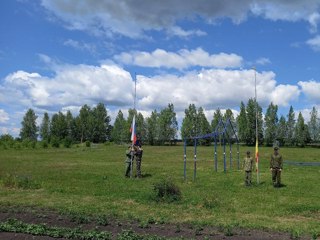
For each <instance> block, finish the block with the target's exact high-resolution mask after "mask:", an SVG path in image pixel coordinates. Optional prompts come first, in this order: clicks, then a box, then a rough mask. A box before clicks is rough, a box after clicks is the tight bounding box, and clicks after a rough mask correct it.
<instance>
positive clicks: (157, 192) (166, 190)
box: [153, 179, 182, 202]
mask: <svg viewBox="0 0 320 240" xmlns="http://www.w3.org/2000/svg"><path fill="white" fill-rule="evenodd" d="M153 192H154V200H156V201H164V202H174V201H180V200H181V198H182V196H181V191H180V189H179V187H178V186H176V185H175V184H174V183H173V182H172V181H171V180H170V179H168V180H161V181H160V182H158V183H156V184H154V185H153Z"/></svg>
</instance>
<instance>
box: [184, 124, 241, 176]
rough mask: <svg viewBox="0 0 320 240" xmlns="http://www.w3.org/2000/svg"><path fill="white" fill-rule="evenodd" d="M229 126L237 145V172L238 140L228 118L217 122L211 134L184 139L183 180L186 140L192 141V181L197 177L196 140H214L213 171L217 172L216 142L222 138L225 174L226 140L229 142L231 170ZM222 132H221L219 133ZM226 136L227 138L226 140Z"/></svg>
mask: <svg viewBox="0 0 320 240" xmlns="http://www.w3.org/2000/svg"><path fill="white" fill-rule="evenodd" d="M229 126H230V128H231V130H232V133H233V136H234V138H235V139H236V143H237V163H238V164H237V167H238V170H239V169H240V156H239V154H240V153H239V139H238V136H237V133H236V132H235V130H234V127H233V126H232V123H231V120H230V118H228V119H227V120H226V121H225V122H223V121H222V119H220V120H219V123H218V125H217V126H216V128H215V131H214V132H212V133H208V134H205V135H201V136H195V137H190V138H186V139H184V156H183V162H184V180H186V179H187V173H186V171H187V140H190V139H192V140H194V158H193V159H194V169H193V180H194V181H195V179H196V176H197V140H199V139H207V138H213V139H214V169H215V171H216V172H217V171H218V156H217V142H218V140H219V137H220V136H222V138H221V141H222V144H223V169H224V172H227V161H226V140H229V146H230V155H229V156H230V169H231V168H232V141H231V140H232V137H233V136H230V135H229V133H228V131H227V129H228V127H229ZM221 130H222V131H221ZM226 136H227V137H228V138H227V139H226Z"/></svg>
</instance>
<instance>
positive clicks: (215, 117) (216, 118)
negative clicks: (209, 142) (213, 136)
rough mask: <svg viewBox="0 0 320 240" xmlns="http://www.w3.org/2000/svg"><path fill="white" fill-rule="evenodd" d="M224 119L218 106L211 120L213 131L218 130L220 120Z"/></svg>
mask: <svg viewBox="0 0 320 240" xmlns="http://www.w3.org/2000/svg"><path fill="white" fill-rule="evenodd" d="M221 119H222V113H221V111H220V108H218V109H217V110H216V111H215V112H214V113H213V118H212V121H211V129H212V131H216V128H217V126H218V124H219V121H220V120H221Z"/></svg>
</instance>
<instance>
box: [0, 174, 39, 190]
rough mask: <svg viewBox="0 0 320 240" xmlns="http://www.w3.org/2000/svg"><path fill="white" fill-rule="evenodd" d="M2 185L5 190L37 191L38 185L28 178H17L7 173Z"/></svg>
mask: <svg viewBox="0 0 320 240" xmlns="http://www.w3.org/2000/svg"><path fill="white" fill-rule="evenodd" d="M2 184H3V186H4V187H6V188H21V189H39V188H40V184H39V183H37V182H36V181H34V180H33V179H32V178H31V177H30V176H18V175H14V174H11V173H7V174H6V175H5V176H4V178H3V180H2Z"/></svg>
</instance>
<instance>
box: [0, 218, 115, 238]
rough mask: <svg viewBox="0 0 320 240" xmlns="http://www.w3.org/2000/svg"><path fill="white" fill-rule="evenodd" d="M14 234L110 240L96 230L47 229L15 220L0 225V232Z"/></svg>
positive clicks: (105, 233) (43, 226)
mask: <svg viewBox="0 0 320 240" xmlns="http://www.w3.org/2000/svg"><path fill="white" fill-rule="evenodd" d="M1 231H2V232H16V233H27V234H32V235H37V236H49V237H53V238H67V239H82V240H89V239H96V240H109V239H110V240H111V239H112V237H111V236H112V235H111V233H109V232H104V231H101V232H99V231H96V230H88V231H86V230H81V229H78V228H76V229H72V228H63V227H49V226H47V225H44V224H28V223H24V222H22V221H19V220H16V219H9V220H7V221H5V222H1V223H0V232H1Z"/></svg>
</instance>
